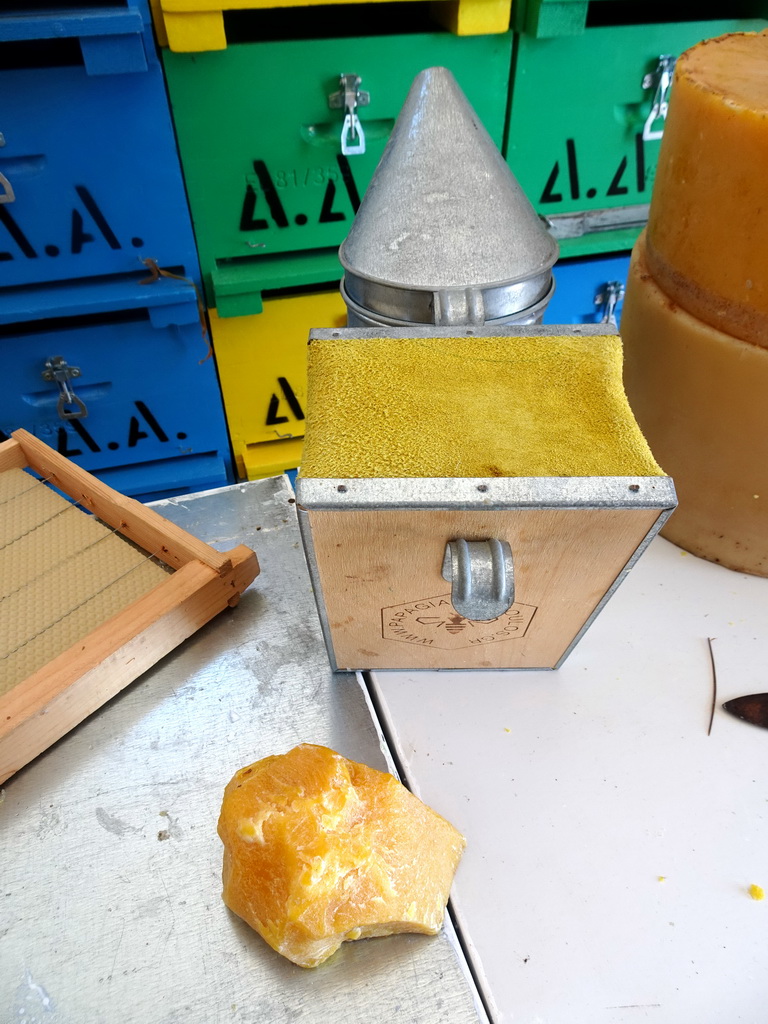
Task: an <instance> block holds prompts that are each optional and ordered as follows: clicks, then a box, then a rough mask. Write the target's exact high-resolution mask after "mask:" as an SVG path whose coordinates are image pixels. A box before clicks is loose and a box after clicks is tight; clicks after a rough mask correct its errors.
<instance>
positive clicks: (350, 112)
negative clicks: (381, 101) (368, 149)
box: [328, 75, 371, 156]
mask: <svg viewBox="0 0 768 1024" xmlns="http://www.w3.org/2000/svg"><path fill="white" fill-rule="evenodd" d="M361 81H362V79H361V78H360V76H359V75H341V76H340V78H339V83H340V88H339V91H338V92H334V93H331V95H330V96H329V97H328V106H329V107H332V108H334V109H338V108H341V109H343V110H344V124H343V125H342V128H341V152H342V153H343V154H344V156H356V155H358V154H360V153H364V152H365V132H364V131H363V126H362V124H361V123H360V118H359V117H358V116H357V108H358V107H367V106H368V104H369V103H370V102H371V96H370V93H367V92H363V91H361V89H360V83H361Z"/></svg>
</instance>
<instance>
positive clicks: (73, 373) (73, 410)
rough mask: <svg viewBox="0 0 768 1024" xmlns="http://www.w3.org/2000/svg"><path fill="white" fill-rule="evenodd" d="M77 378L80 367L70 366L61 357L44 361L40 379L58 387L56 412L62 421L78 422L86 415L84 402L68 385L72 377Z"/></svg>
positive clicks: (86, 410)
mask: <svg viewBox="0 0 768 1024" xmlns="http://www.w3.org/2000/svg"><path fill="white" fill-rule="evenodd" d="M79 376H80V367H79V366H70V365H69V363H68V362H67V361H66V359H64V357H63V356H53V357H52V358H51V359H46V361H45V369H44V370H43V372H42V374H41V377H42V378H43V380H49V381H52V382H53V383H55V384H57V385H58V387H59V401H58V402H57V404H56V412H57V413H58V414H59V418H60V419H62V420H79V419H83V418H84V417H86V416H87V415H88V409H87V407H86V404H85V402H84V401H83V400H82V398H79V397H78V396H77V395H76V394H75V392H74V391H73V390H72V387H71V385H70V383H69V382H70V380H72V378H73V377H79Z"/></svg>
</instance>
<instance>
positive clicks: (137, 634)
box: [0, 430, 259, 782]
mask: <svg viewBox="0 0 768 1024" xmlns="http://www.w3.org/2000/svg"><path fill="white" fill-rule="evenodd" d="M9 469H30V470H32V471H33V472H34V473H36V474H37V475H38V476H39V477H41V478H42V479H44V480H45V481H46V482H47V483H49V484H50V485H51V486H53V487H55V488H57V489H58V490H59V491H60V492H61V493H62V494H64V495H67V496H68V497H69V498H70V499H71V500H72V501H73V502H76V503H77V504H78V505H80V506H82V508H84V509H88V510H89V511H90V512H92V513H93V514H94V515H95V516H97V517H98V518H99V519H100V520H101V521H102V522H104V523H106V524H107V525H108V526H110V527H112V529H114V530H115V531H116V532H117V533H119V534H120V535H121V536H123V537H125V538H126V539H128V540H130V541H132V542H133V543H134V544H135V545H136V546H137V547H138V548H140V549H142V550H143V551H144V552H146V553H147V554H148V555H149V554H150V553H152V554H156V555H157V557H158V558H159V559H160V560H161V561H162V562H163V563H165V565H167V566H168V567H169V568H170V569H172V570H173V572H171V573H170V574H169V575H168V576H167V577H166V578H165V579H164V580H163V582H161V583H159V584H158V585H157V586H155V587H154V588H153V589H152V590H150V591H149V592H148V593H147V594H145V595H144V596H143V597H141V598H139V599H138V600H137V601H134V602H133V603H132V604H131V605H129V607H127V608H125V609H124V610H123V611H122V612H120V613H119V614H117V615H114V616H113V617H111V618H110V619H108V620H107V621H105V622H103V623H101V625H99V626H98V627H97V628H96V629H94V630H93V631H92V632H91V633H89V634H88V636H87V637H85V638H84V639H83V640H81V641H79V642H78V643H76V644H75V645H73V646H71V647H70V648H69V649H68V650H66V651H63V652H62V653H61V654H59V655H58V656H56V657H55V658H54V659H53V660H52V661H50V662H49V663H48V664H47V665H44V666H42V667H41V668H40V669H38V670H37V671H35V672H33V673H32V675H30V676H28V677H27V678H26V679H25V680H24V681H23V682H21V683H18V684H17V685H16V686H14V687H13V688H12V689H11V690H9V691H8V693H6V694H4V695H3V696H1V697H0V782H4V781H5V780H6V779H7V778H8V777H9V776H10V775H13V774H14V772H16V771H18V770H19V768H21V767H23V766H24V765H25V764H27V763H29V761H31V760H32V759H33V758H35V757H37V755H38V754H40V753H42V751H44V750H46V749H47V748H48V747H49V746H50V745H51V744H52V743H54V742H55V741H56V740H58V739H60V738H61V737H62V736H64V735H65V734H66V733H67V732H69V731H70V729H72V728H74V726H76V725H78V724H79V723H80V722H82V721H83V719H85V718H86V717H87V716H88V715H90V714H91V713H92V712H93V711H95V710H96V709H97V708H99V707H101V706H102V705H103V704H104V703H106V701H108V700H109V699H110V698H111V697H113V696H114V695H115V694H116V693H119V691H120V690H122V689H123V688H124V687H125V686H127V685H128V683H130V682H132V681H133V680H134V679H136V678H137V677H138V676H140V675H141V674H142V673H143V672H145V671H146V670H147V669H148V668H150V667H151V666H152V665H154V664H155V663H156V662H157V661H159V659H160V658H162V657H163V656H164V655H166V654H168V653H169V651H172V650H173V649H174V648H175V647H177V646H178V645H179V644H180V643H181V642H182V641H183V640H185V639H186V638H187V637H188V636H191V634H192V633H194V632H195V631H196V630H198V629H199V628H200V627H201V626H202V625H204V624H205V623H206V622H208V621H209V620H210V619H212V618H213V617H214V616H215V615H217V614H218V613H219V612H220V611H222V610H223V609H224V608H226V607H227V606H232V605H235V604H237V602H238V600H239V599H240V595H241V594H242V592H243V591H244V590H245V588H246V587H247V586H248V585H249V584H250V583H251V582H252V581H253V580H254V579H255V578H256V576H257V575H258V572H259V564H258V560H257V558H256V555H255V553H254V552H253V551H252V550H251V549H250V548H248V547H246V546H245V545H242V544H241V545H238V546H237V547H234V548H232V549H231V550H230V551H226V552H219V551H216V550H215V549H214V548H212V547H210V546H209V545H208V544H205V543H204V542H203V541H200V540H198V539H197V538H196V537H193V536H192V535H191V534H189V533H187V532H186V531H185V530H182V529H181V528H180V527H178V526H175V525H174V524H173V523H170V522H168V520H166V519H164V518H163V517H162V516H161V515H158V513H157V512H155V511H154V510H153V509H150V508H147V507H146V506H144V505H142V504H141V503H140V502H138V501H135V500H134V499H132V498H127V497H125V496H124V495H122V494H120V493H119V492H117V491H115V490H113V489H112V488H111V487H109V486H107V485H106V484H104V483H102V482H101V481H100V480H98V479H96V478H95V477H94V476H92V475H91V474H90V473H87V472H86V471H85V470H83V469H80V468H79V467H78V466H75V465H74V464H73V463H72V462H71V461H70V460H69V459H67V458H65V457H64V456H62V455H59V454H58V453H57V452H55V451H53V449H51V448H49V447H48V445H46V444H45V443H44V442H42V441H40V440H39V439H38V438H36V437H34V436H33V435H32V434H29V433H27V431H25V430H17V431H15V432H14V433H13V435H12V437H11V439H10V440H8V441H5V442H3V443H2V444H0V473H2V472H5V471H6V470H9ZM83 514H86V513H83Z"/></svg>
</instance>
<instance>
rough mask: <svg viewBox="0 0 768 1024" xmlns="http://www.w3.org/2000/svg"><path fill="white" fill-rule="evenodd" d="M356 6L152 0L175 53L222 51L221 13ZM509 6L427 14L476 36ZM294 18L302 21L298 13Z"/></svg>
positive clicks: (442, 5) (500, 28) (483, 2)
mask: <svg viewBox="0 0 768 1024" xmlns="http://www.w3.org/2000/svg"><path fill="white" fill-rule="evenodd" d="M355 2H357V0H299V2H297V0H151V4H152V13H153V17H154V22H155V31H156V34H157V38H158V42H159V43H160V45H161V46H168V47H169V48H170V49H171V50H175V51H176V52H177V53H199V52H201V51H203V50H225V49H226V48H227V37H226V33H225V30H224V11H244V10H268V9H270V8H276V7H313V6H317V5H318V4H325V3H332V4H349V3H355ZM368 2H369V3H377V2H382V0H368ZM408 2H409V0H400V3H401V4H402V7H403V21H404V22H405V21H407V18H408ZM511 3H512V0H433V2H432V4H431V9H432V13H433V14H434V16H435V18H436V19H437V20H438V21H439V22H440V24H442V25H444V26H445V28H447V29H449V30H450V31H451V32H453V33H455V34H456V35H459V36H479V35H492V34H496V33H499V32H506V31H507V30H508V29H509V20H510V11H511ZM297 17H301V15H300V13H299V14H298V15H297Z"/></svg>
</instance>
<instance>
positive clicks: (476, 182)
mask: <svg viewBox="0 0 768 1024" xmlns="http://www.w3.org/2000/svg"><path fill="white" fill-rule="evenodd" d="M339 256H340V259H341V263H342V265H343V266H344V268H345V270H346V271H347V272H348V275H353V276H354V277H358V278H364V279H368V280H370V281H377V282H381V283H382V284H388V285H392V286H394V287H397V288H403V289H417V290H418V289H424V290H434V289H440V288H455V287H457V286H459V287H461V286H465V287H482V286H486V285H489V284H506V283H513V282H518V281H524V280H527V279H529V278H535V277H538V276H539V275H541V274H543V273H546V272H547V271H548V270H549V269H550V268H551V267H552V265H553V264H554V262H555V261H556V259H557V256H558V247H557V243H556V242H555V240H554V239H553V238H552V236H551V235H550V234H549V233H548V232H547V230H546V228H545V227H544V225H543V224H542V222H541V220H540V219H539V217H538V216H537V214H536V211H535V210H534V209H533V207H532V205H531V203H530V202H529V200H528V199H527V197H526V195H525V193H524V192H523V190H522V189H521V188H520V186H519V184H518V183H517V181H516V179H515V177H514V175H513V174H512V172H511V171H510V169H509V167H508V166H507V164H506V163H505V161H504V158H503V157H502V155H501V153H500V152H499V150H498V148H497V147H496V145H495V143H494V142H493V139H491V137H490V135H489V134H488V132H487V131H486V130H485V128H484V127H483V125H482V124H481V123H480V120H479V118H478V117H477V114H475V112H474V110H473V109H472V107H471V106H470V104H469V102H468V100H467V98H466V97H465V96H464V93H463V92H462V91H461V89H460V88H459V85H458V84H457V82H456V80H455V78H454V77H453V75H452V74H451V72H450V71H448V69H447V68H441V67H436V68H428V69H427V70H425V71H422V72H421V73H420V74H419V75H418V76H417V77H416V79H415V80H414V83H413V85H412V86H411V89H410V92H409V93H408V96H407V98H406V101H405V104H404V105H403V108H402V110H401V112H400V115H399V117H398V119H397V121H396V123H395V126H394V128H393V130H392V135H391V137H390V140H389V142H388V144H387V147H386V149H385V151H384V154H383V155H382V158H381V161H380V162H379V166H378V168H377V169H376V172H375V174H374V176H373V178H372V180H371V183H370V185H369V186H368V189H367V191H366V193H365V196H364V198H363V201H362V203H361V205H360V208H359V210H358V212H357V215H356V216H355V219H354V221H353V223H352V228H351V230H350V232H349V235H348V236H347V238H346V240H345V241H344V242H343V244H342V246H341V249H340V250H339Z"/></svg>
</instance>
